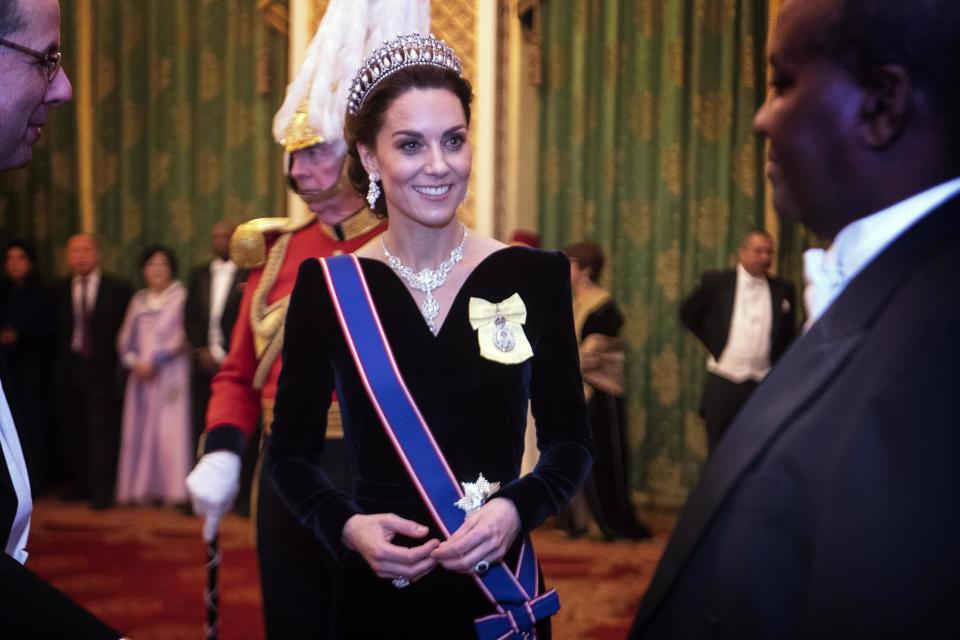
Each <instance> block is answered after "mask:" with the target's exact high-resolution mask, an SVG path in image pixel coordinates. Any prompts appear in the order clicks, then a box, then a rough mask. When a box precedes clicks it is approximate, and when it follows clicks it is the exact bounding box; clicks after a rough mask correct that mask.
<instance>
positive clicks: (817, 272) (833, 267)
mask: <svg viewBox="0 0 960 640" xmlns="http://www.w3.org/2000/svg"><path fill="white" fill-rule="evenodd" d="M803 275H804V278H805V279H806V281H807V284H806V287H805V288H804V291H803V302H804V305H805V306H806V308H807V321H806V323H805V325H804V327H805V328H809V327H810V325H811V324H813V323H814V322H815V321H816V319H817V318H819V317H820V316H821V315H822V314H823V312H824V311H825V310H826V308H827V307H828V306H830V303H831V302H833V299H834V298H835V297H836V295H837V293H838V292H839V290H840V287H841V285H843V282H844V280H845V275H844V272H843V266H842V265H841V264H840V263H839V261H838V260H837V258H836V255H835V254H828V253H827V252H826V251H824V250H823V249H807V250H806V251H804V252H803Z"/></svg>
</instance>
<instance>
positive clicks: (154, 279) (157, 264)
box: [143, 251, 173, 291]
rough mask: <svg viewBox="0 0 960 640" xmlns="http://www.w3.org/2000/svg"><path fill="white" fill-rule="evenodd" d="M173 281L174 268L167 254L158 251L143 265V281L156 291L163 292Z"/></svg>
mask: <svg viewBox="0 0 960 640" xmlns="http://www.w3.org/2000/svg"><path fill="white" fill-rule="evenodd" d="M172 279H173V268H172V267H171V265H170V260H168V259H167V254H165V253H163V252H162V251H157V252H156V253H154V254H153V255H152V256H150V258H149V259H148V260H147V261H146V262H145V263H144V264H143V281H144V283H146V285H147V287H149V288H150V289H153V290H154V291H163V290H164V289H166V288H167V285H169V284H170V281H171V280H172Z"/></svg>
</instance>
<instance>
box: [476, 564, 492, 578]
mask: <svg viewBox="0 0 960 640" xmlns="http://www.w3.org/2000/svg"><path fill="white" fill-rule="evenodd" d="M489 570H490V562H489V561H487V560H481V561H480V562H478V563H477V564H476V565H475V566H474V567H473V572H474V573H476V574H477V575H478V576H482V575H484V574H485V573H486V572H487V571H489Z"/></svg>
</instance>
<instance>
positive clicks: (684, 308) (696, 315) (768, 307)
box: [680, 231, 796, 452]
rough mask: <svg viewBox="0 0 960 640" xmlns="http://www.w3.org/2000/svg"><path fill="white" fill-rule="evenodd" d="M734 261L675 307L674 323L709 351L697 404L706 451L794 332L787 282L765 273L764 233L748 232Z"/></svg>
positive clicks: (768, 249) (767, 243) (768, 244)
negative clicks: (678, 322) (677, 320)
mask: <svg viewBox="0 0 960 640" xmlns="http://www.w3.org/2000/svg"><path fill="white" fill-rule="evenodd" d="M737 261H738V263H737V267H736V268H735V269H729V270H726V271H707V272H706V273H704V274H703V277H702V278H701V282H700V285H699V286H698V287H697V288H696V289H694V290H693V292H691V293H690V295H689V296H687V298H686V299H685V300H684V301H683V304H681V305H680V320H681V321H682V322H683V324H684V326H686V327H687V329H689V330H690V331H692V332H693V334H694V335H695V336H697V338H699V339H700V341H701V342H702V343H703V344H704V346H705V347H706V348H707V350H708V351H709V352H710V357H709V359H708V360H707V381H706V383H705V384H704V386H703V400H702V401H701V404H700V413H701V415H702V416H703V418H704V422H705V423H706V428H707V448H708V450H709V451H710V452H713V450H714V449H716V447H717V443H718V442H719V441H720V437H721V436H722V435H723V433H724V431H726V429H727V427H728V426H730V423H731V422H732V421H733V419H734V418H735V417H736V415H737V412H739V411H740V408H741V407H742V406H743V404H744V403H745V402H746V401H747V398H749V397H750V394H751V393H753V390H754V389H756V388H757V385H758V384H760V381H761V380H763V378H764V377H765V376H766V375H767V373H768V372H769V371H770V367H772V366H773V363H775V362H776V361H777V359H778V358H779V357H780V356H781V355H782V354H783V352H784V351H786V349H787V346H788V345H789V344H790V341H791V340H793V337H794V333H795V320H794V318H795V311H794V305H795V304H796V295H795V293H794V288H793V284H792V283H790V282H789V281H787V280H783V279H781V278H775V277H772V276H770V275H769V273H768V272H769V270H770V266H771V264H772V263H773V238H772V237H771V236H770V234H769V233H767V232H766V231H753V232H751V233H748V234H747V235H746V237H744V239H743V240H742V241H741V242H740V248H739V249H738V251H737Z"/></svg>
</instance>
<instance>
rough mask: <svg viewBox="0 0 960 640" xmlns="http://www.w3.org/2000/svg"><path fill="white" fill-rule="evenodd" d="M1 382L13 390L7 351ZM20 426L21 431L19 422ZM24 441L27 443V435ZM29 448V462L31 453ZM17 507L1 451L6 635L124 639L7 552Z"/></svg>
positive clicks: (0, 594)
mask: <svg viewBox="0 0 960 640" xmlns="http://www.w3.org/2000/svg"><path fill="white" fill-rule="evenodd" d="M0 383H2V384H3V388H4V391H6V390H8V389H10V378H9V376H7V371H6V367H5V366H4V364H3V359H2V356H0ZM37 393H39V391H37ZM6 399H7V403H8V405H9V406H10V411H11V413H13V420H14V424H16V425H18V424H19V421H18V419H17V412H16V406H15V405H14V403H13V398H11V397H10V396H9V395H7V396H6ZM17 431H18V436H19V427H18V429H17ZM20 442H21V443H23V442H24V439H23V438H22V437H21V438H20ZM23 453H24V457H25V458H26V461H27V465H28V466H29V465H30V455H29V452H28V451H26V450H24V452H23ZM16 511H17V496H16V493H15V491H14V488H13V481H12V480H11V479H10V470H9V468H8V467H7V462H6V458H5V457H4V456H3V454H2V453H0V635H2V636H3V637H5V638H112V639H115V638H119V637H120V634H119V633H117V632H116V631H114V630H113V629H111V628H110V627H108V626H106V625H105V624H103V623H102V622H101V621H100V620H98V619H97V618H95V617H93V616H92V615H91V614H90V613H88V612H87V611H86V610H84V609H82V608H81V607H79V606H78V605H77V604H76V603H75V602H73V601H72V600H70V598H68V597H67V596H66V595H64V594H63V593H61V592H60V591H57V590H56V589H55V588H53V587H52V586H50V585H49V584H47V583H46V582H44V581H43V580H41V579H40V578H38V577H37V576H36V575H35V574H34V573H32V572H31V571H30V570H29V569H27V568H26V567H24V566H23V565H21V564H20V563H19V562H17V561H16V560H14V559H13V558H12V557H10V556H8V555H7V554H6V553H4V551H3V547H5V546H6V544H7V539H8V538H9V536H10V529H11V528H12V527H13V519H14V517H15V515H16ZM28 562H29V559H28Z"/></svg>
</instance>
